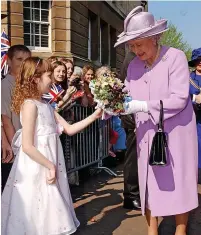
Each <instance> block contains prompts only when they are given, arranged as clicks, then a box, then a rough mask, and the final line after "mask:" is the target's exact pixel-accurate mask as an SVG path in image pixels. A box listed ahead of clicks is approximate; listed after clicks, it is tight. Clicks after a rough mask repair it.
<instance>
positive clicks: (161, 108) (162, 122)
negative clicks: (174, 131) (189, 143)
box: [158, 100, 164, 132]
mask: <svg viewBox="0 0 201 235" xmlns="http://www.w3.org/2000/svg"><path fill="white" fill-rule="evenodd" d="M163 115H164V113H163V101H162V100H160V116H159V124H158V131H160V132H162V131H164V130H163V129H164V120H163Z"/></svg>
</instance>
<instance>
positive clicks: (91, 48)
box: [88, 11, 99, 61]
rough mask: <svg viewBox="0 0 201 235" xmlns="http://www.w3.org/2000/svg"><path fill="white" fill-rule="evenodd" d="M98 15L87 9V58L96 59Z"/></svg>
mask: <svg viewBox="0 0 201 235" xmlns="http://www.w3.org/2000/svg"><path fill="white" fill-rule="evenodd" d="M98 34H99V33H98V17H97V15H95V14H94V13H93V12H91V11H89V24H88V59H90V60H93V61H96V60H98V46H99V42H98Z"/></svg>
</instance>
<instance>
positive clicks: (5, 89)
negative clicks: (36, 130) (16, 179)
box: [1, 45, 31, 190]
mask: <svg viewBox="0 0 201 235" xmlns="http://www.w3.org/2000/svg"><path fill="white" fill-rule="evenodd" d="M7 55H8V66H9V73H8V74H7V75H6V77H5V78H4V79H3V80H2V81H1V121H2V126H3V130H4V132H5V138H7V141H2V152H3V153H5V152H7V154H8V156H6V157H4V158H5V159H6V161H3V162H2V190H3V188H4V186H5V183H6V181H7V178H8V175H9V173H10V169H11V167H12V162H13V157H14V156H13V153H12V152H11V151H7V149H8V146H7V144H6V145H5V143H9V145H11V142H12V139H13V136H14V134H15V132H16V131H17V130H19V129H20V128H21V125H20V118H19V116H18V115H16V114H15V113H14V112H11V108H10V107H11V99H12V91H13V88H14V86H15V79H16V77H17V75H18V73H19V70H20V66H21V64H22V62H23V61H24V60H25V59H26V58H28V57H30V56H31V52H30V50H29V49H28V48H27V47H26V46H24V45H14V46H11V47H10V48H9V50H8V53H7Z"/></svg>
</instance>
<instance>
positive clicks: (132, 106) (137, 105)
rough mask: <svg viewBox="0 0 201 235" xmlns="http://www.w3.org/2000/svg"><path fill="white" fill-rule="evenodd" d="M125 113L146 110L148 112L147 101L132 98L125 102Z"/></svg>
mask: <svg viewBox="0 0 201 235" xmlns="http://www.w3.org/2000/svg"><path fill="white" fill-rule="evenodd" d="M124 110H125V113H123V114H125V115H127V114H132V113H138V112H144V113H148V106H147V102H146V101H139V100H132V101H130V102H126V103H125V104H124Z"/></svg>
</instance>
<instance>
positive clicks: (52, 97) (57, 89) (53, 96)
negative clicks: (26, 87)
mask: <svg viewBox="0 0 201 235" xmlns="http://www.w3.org/2000/svg"><path fill="white" fill-rule="evenodd" d="M64 91H65V90H64V89H63V88H62V87H61V85H58V84H55V83H53V84H52V86H51V89H50V91H49V93H46V94H44V95H43V99H45V100H46V101H47V102H48V103H49V104H51V103H53V102H55V101H57V99H58V97H59V96H60V95H62V94H63V93H64Z"/></svg>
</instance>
